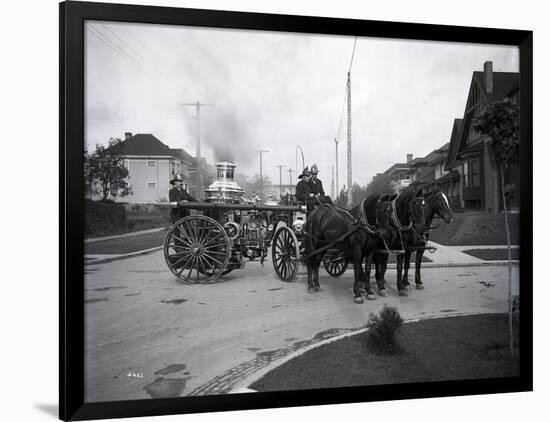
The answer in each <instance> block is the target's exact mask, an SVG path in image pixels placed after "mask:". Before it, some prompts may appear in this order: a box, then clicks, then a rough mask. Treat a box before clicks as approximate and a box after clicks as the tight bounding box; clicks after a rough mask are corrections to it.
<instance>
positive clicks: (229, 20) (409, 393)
mask: <svg viewBox="0 0 550 422" xmlns="http://www.w3.org/2000/svg"><path fill="white" fill-rule="evenodd" d="M59 19H60V43H59V48H60V58H59V59H60V61H59V69H60V92H59V98H60V110H59V115H60V120H59V132H60V168H59V172H60V186H59V189H60V193H61V194H60V220H59V224H60V262H59V266H60V290H59V295H60V296H59V299H60V327H59V329H60V345H59V346H60V356H59V366H60V394H59V400H60V406H59V411H60V418H61V419H63V420H87V419H102V418H116V417H137V416H153V415H168V414H182V413H198V412H213V411H229V410H244V409H260V408H276V407H289V406H310V405H321V404H335V403H353V402H364V401H379V400H395V399H406V398H421V397H442V396H458V395H473V394H492V393H505V392H519V391H530V390H532V388H533V377H532V373H533V362H532V352H533V349H532V345H533V330H532V325H533V324H532V321H533V313H532V309H533V300H532V299H533V294H532V283H531V282H529V281H532V279H533V275H532V265H533V259H532V255H533V250H532V229H533V214H532V206H533V200H532V198H533V195H532V193H533V191H532V180H533V174H532V162H533V157H532V151H533V148H532V144H533V142H532V140H533V133H532V126H533V125H532V120H533V108H532V100H533V53H532V52H533V33H532V32H531V31H523V30H506V29H490V28H473V27H458V26H440V25H424V24H409V23H397V22H380V21H366V20H353V19H337V18H322V17H306V16H286V15H272V14H260V13H243V12H226V11H212V10H197V9H183V8H170V7H153V6H134V5H120V4H105V3H88V2H76V1H70V2H64V3H61V4H60V6H59ZM88 19H93V20H105V21H121V22H139V23H154V24H167V25H189V26H201V27H211V28H227V29H249V30H268V31H282V32H300V33H311V34H337V35H349V36H369V37H385V38H395V39H397V38H398V39H415V40H431V41H450V42H468V43H480V44H481V43H483V44H497V45H515V46H518V47H519V52H520V92H521V97H520V122H521V124H520V139H521V155H520V156H521V163H520V169H521V192H522V195H521V205H520V213H521V214H520V215H521V231H520V233H521V234H520V243H521V250H520V260H521V268H520V274H521V279H522V280H523V281H524V282H522V286H521V289H522V291H521V296H522V298H521V300H522V318H521V337H522V338H521V345H520V357H521V365H520V376H519V377H513V378H499V379H482V380H462V381H459V380H457V381H449V382H429V383H416V384H414V388H412V386H411V385H410V384H399V385H383V386H365V387H346V388H339V389H321V390H317V389H316V390H314V391H313V390H303V391H300V392H275V393H254V394H252V395H251V394H246V393H245V394H233V395H220V396H215V398H214V399H213V398H212V397H211V396H207V397H183V398H177V399H148V400H128V401H118V402H103V403H85V402H84V333H83V322H84V301H83V300H82V299H83V297H84V283H83V276H84V192H83V187H84V180H83V165H84V163H83V157H84V142H83V133H84V59H83V57H84V22H85V20H88ZM525 281H527V282H525Z"/></svg>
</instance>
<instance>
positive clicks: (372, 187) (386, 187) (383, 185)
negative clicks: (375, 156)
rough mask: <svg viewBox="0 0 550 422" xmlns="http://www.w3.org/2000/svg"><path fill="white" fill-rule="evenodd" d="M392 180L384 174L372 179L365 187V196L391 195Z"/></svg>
mask: <svg viewBox="0 0 550 422" xmlns="http://www.w3.org/2000/svg"><path fill="white" fill-rule="evenodd" d="M393 191H394V189H393V186H392V179H391V177H390V176H388V175H387V174H384V173H379V174H377V175H376V176H374V177H373V178H372V181H371V182H370V183H369V184H368V185H367V189H366V195H367V196H368V195H373V194H375V193H376V194H379V195H382V194H385V193H392V192H393Z"/></svg>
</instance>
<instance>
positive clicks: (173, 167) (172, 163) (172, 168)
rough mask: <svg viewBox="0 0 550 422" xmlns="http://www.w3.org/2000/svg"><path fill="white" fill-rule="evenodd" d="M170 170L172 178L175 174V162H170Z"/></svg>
mask: <svg viewBox="0 0 550 422" xmlns="http://www.w3.org/2000/svg"><path fill="white" fill-rule="evenodd" d="M170 168H171V172H172V176H173V175H174V174H176V162H175V161H172V162H171V163H170Z"/></svg>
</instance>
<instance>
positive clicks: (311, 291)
mask: <svg viewBox="0 0 550 422" xmlns="http://www.w3.org/2000/svg"><path fill="white" fill-rule="evenodd" d="M307 292H308V293H315V289H314V288H313V287H308V288H307Z"/></svg>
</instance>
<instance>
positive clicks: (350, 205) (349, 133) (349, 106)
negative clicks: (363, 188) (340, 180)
mask: <svg viewBox="0 0 550 422" xmlns="http://www.w3.org/2000/svg"><path fill="white" fill-rule="evenodd" d="M347 205H348V208H349V209H351V207H352V205H353V198H352V182H351V75H350V72H348V204H347Z"/></svg>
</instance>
